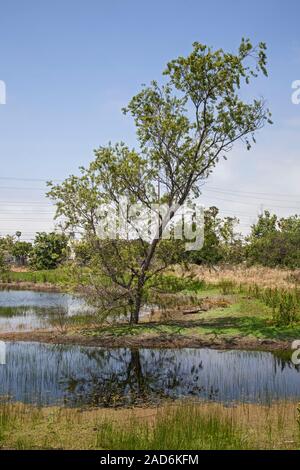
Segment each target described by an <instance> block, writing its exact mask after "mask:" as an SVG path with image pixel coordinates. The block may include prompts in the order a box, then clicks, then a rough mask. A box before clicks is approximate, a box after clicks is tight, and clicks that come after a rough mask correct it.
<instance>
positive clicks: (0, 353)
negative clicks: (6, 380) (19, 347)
mask: <svg viewBox="0 0 300 470" xmlns="http://www.w3.org/2000/svg"><path fill="white" fill-rule="evenodd" d="M0 365H1V366H4V365H6V344H5V342H4V341H0Z"/></svg>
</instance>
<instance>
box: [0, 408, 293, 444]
mask: <svg viewBox="0 0 300 470" xmlns="http://www.w3.org/2000/svg"><path fill="white" fill-rule="evenodd" d="M0 446H1V448H2V449H109V450H114V449H156V450H159V449H299V447H300V439H299V423H298V422H297V405H296V404H295V403H285V402H280V403H275V404H273V405H271V406H259V405H251V404H238V405H236V406H234V407H224V406H222V405H220V404H214V403H202V404H189V403H185V404H179V405H178V404H176V405H173V406H170V405H168V406H162V407H160V408H133V409H118V410H111V409H93V410H81V409H64V408H57V407H49V408H36V407H33V406H26V405H22V404H5V405H0Z"/></svg>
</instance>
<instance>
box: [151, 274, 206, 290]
mask: <svg viewBox="0 0 300 470" xmlns="http://www.w3.org/2000/svg"><path fill="white" fill-rule="evenodd" d="M147 287H148V288H151V287H153V288H155V289H157V290H159V291H162V292H166V293H168V292H169V293H176V292H182V291H190V292H198V291H201V290H203V289H205V287H206V285H205V282H204V281H200V280H198V279H190V278H182V277H177V276H167V275H163V276H161V275H160V276H155V277H154V278H153V279H151V280H150V281H149V282H148V283H147Z"/></svg>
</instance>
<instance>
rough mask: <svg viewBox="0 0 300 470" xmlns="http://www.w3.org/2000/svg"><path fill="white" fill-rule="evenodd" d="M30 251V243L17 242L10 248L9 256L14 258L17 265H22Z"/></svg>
mask: <svg viewBox="0 0 300 470" xmlns="http://www.w3.org/2000/svg"><path fill="white" fill-rule="evenodd" d="M19 233H20V232H19ZM31 250H32V244H31V243H30V242H21V241H19V240H17V241H16V242H15V243H14V244H13V246H12V249H11V254H12V255H13V256H14V258H15V259H16V262H17V263H18V264H21V265H24V264H26V262H27V260H28V258H29V256H30V253H31Z"/></svg>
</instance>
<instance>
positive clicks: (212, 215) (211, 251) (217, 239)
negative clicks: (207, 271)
mask: <svg viewBox="0 0 300 470" xmlns="http://www.w3.org/2000/svg"><path fill="white" fill-rule="evenodd" d="M238 223H239V221H238V219H236V218H235V217H225V218H221V217H220V216H219V209H218V208H217V207H214V206H212V207H209V208H208V209H206V210H205V212H204V244H203V247H202V248H201V250H197V251H192V252H190V253H187V254H186V255H185V258H187V259H188V260H189V261H191V262H193V263H196V264H207V265H215V264H218V263H222V262H233V263H236V262H240V261H241V258H242V251H243V248H242V237H241V234H239V233H236V231H235V227H236V225H237V224H238Z"/></svg>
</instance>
